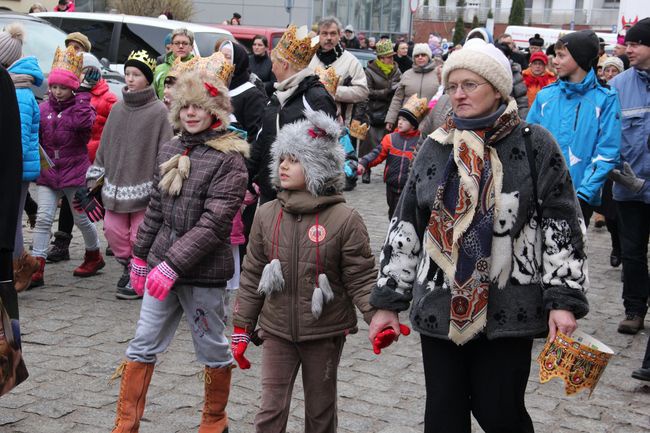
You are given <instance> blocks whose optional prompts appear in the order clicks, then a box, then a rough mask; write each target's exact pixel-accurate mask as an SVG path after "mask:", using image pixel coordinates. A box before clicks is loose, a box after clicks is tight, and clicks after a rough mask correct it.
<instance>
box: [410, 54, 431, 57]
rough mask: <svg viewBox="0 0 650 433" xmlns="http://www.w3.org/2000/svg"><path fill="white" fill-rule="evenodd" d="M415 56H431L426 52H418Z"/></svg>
mask: <svg viewBox="0 0 650 433" xmlns="http://www.w3.org/2000/svg"><path fill="white" fill-rule="evenodd" d="M413 57H429V55H428V54H426V53H418V54H416V55H414V56H413Z"/></svg>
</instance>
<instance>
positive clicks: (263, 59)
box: [248, 35, 276, 98]
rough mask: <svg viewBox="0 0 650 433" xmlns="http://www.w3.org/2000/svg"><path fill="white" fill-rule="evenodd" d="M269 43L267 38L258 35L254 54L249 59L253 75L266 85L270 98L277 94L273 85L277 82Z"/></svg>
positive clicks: (255, 40) (255, 39) (254, 41)
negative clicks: (269, 51) (269, 52)
mask: <svg viewBox="0 0 650 433" xmlns="http://www.w3.org/2000/svg"><path fill="white" fill-rule="evenodd" d="M268 49H269V41H268V39H266V36H262V35H257V36H255V38H254V39H253V54H251V55H250V56H249V58H248V60H249V66H250V71H251V73H253V74H255V75H257V76H258V77H259V79H260V80H262V82H263V83H264V90H266V96H268V97H269V98H270V97H271V95H272V94H273V92H275V88H274V87H273V83H275V82H276V79H275V75H273V71H272V70H271V67H272V66H273V64H272V62H271V58H270V57H269V54H268Z"/></svg>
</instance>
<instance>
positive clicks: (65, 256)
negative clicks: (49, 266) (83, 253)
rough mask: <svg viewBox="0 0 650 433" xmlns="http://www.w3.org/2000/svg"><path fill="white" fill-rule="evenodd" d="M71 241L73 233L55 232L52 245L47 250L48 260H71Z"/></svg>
mask: <svg viewBox="0 0 650 433" xmlns="http://www.w3.org/2000/svg"><path fill="white" fill-rule="evenodd" d="M70 241H72V235H71V234H69V233H65V232H56V233H54V240H53V241H52V246H51V247H50V249H49V250H48V251H47V261H48V262H52V263H57V262H62V261H64V260H70Z"/></svg>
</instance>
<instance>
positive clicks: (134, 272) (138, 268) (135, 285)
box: [130, 257, 148, 296]
mask: <svg viewBox="0 0 650 433" xmlns="http://www.w3.org/2000/svg"><path fill="white" fill-rule="evenodd" d="M147 273H148V268H147V262H145V261H144V260H142V259H141V258H139V257H133V258H132V259H131V275H130V279H131V288H132V289H133V290H135V293H137V294H138V296H142V295H144V282H145V280H146V279H147Z"/></svg>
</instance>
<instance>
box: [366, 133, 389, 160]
mask: <svg viewBox="0 0 650 433" xmlns="http://www.w3.org/2000/svg"><path fill="white" fill-rule="evenodd" d="M391 146H392V137H391V135H390V134H386V135H384V138H382V139H381V143H379V144H378V145H377V146H376V147H375V148H374V149H372V151H371V152H370V153H369V154H367V155H366V156H364V157H363V158H361V161H359V164H361V165H363V166H364V168H368V167H374V166H376V165H379V164H381V163H382V162H384V161H385V160H386V158H387V157H388V154H389V152H390V147H391Z"/></svg>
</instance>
